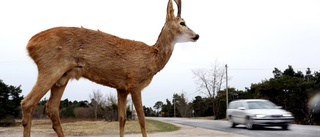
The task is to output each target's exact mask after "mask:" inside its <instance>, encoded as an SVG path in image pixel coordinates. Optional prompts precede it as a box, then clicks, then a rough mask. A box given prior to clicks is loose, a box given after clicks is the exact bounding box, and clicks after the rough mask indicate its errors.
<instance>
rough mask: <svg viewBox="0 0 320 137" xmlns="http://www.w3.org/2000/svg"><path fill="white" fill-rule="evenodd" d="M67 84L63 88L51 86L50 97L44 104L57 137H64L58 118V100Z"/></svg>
mask: <svg viewBox="0 0 320 137" xmlns="http://www.w3.org/2000/svg"><path fill="white" fill-rule="evenodd" d="M66 86H67V83H65V85H63V86H57V85H53V86H52V88H51V95H50V98H49V100H48V102H47V104H46V113H47V115H48V117H49V118H50V119H51V122H52V128H53V130H54V131H55V132H56V133H57V135H58V137H64V134H63V130H62V127H61V122H60V117H59V106H60V100H61V97H62V94H63V91H64V90H65V88H66Z"/></svg>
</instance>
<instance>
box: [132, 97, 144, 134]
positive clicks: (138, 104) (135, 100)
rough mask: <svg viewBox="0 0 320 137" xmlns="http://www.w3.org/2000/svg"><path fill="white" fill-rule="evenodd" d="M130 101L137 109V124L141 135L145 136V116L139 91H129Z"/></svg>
mask: <svg viewBox="0 0 320 137" xmlns="http://www.w3.org/2000/svg"><path fill="white" fill-rule="evenodd" d="M131 98H132V102H133V104H134V108H135V109H136V111H137V114H138V119H139V124H140V128H141V133H142V136H143V137H147V132H146V125H145V116H144V110H143V107H142V100H141V91H135V92H132V93H131Z"/></svg>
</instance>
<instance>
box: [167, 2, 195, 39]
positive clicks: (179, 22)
mask: <svg viewBox="0 0 320 137" xmlns="http://www.w3.org/2000/svg"><path fill="white" fill-rule="evenodd" d="M174 1H175V3H176V4H177V7H178V12H177V16H175V15H174V9H173V5H172V1H171V0H169V2H168V6H167V16H166V23H165V26H164V27H169V28H176V29H171V30H172V31H174V32H172V33H174V34H176V37H175V39H174V43H181V42H190V41H191V42H195V41H197V40H198V39H199V35H198V34H196V33H195V32H193V31H192V30H191V29H190V28H189V27H188V26H187V24H186V22H185V21H184V19H183V18H181V0H174Z"/></svg>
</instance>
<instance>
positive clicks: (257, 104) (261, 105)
mask: <svg viewBox="0 0 320 137" xmlns="http://www.w3.org/2000/svg"><path fill="white" fill-rule="evenodd" d="M248 107H249V109H273V108H275V107H276V105H275V104H273V103H271V102H269V101H248Z"/></svg>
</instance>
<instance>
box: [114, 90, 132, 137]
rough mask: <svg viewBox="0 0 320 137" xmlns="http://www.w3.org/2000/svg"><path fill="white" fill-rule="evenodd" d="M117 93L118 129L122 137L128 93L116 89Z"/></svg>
mask: <svg viewBox="0 0 320 137" xmlns="http://www.w3.org/2000/svg"><path fill="white" fill-rule="evenodd" d="M117 93H118V119H119V128H120V137H124V126H125V124H126V120H127V114H126V107H127V96H128V93H129V92H128V91H126V90H120V89H117Z"/></svg>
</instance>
